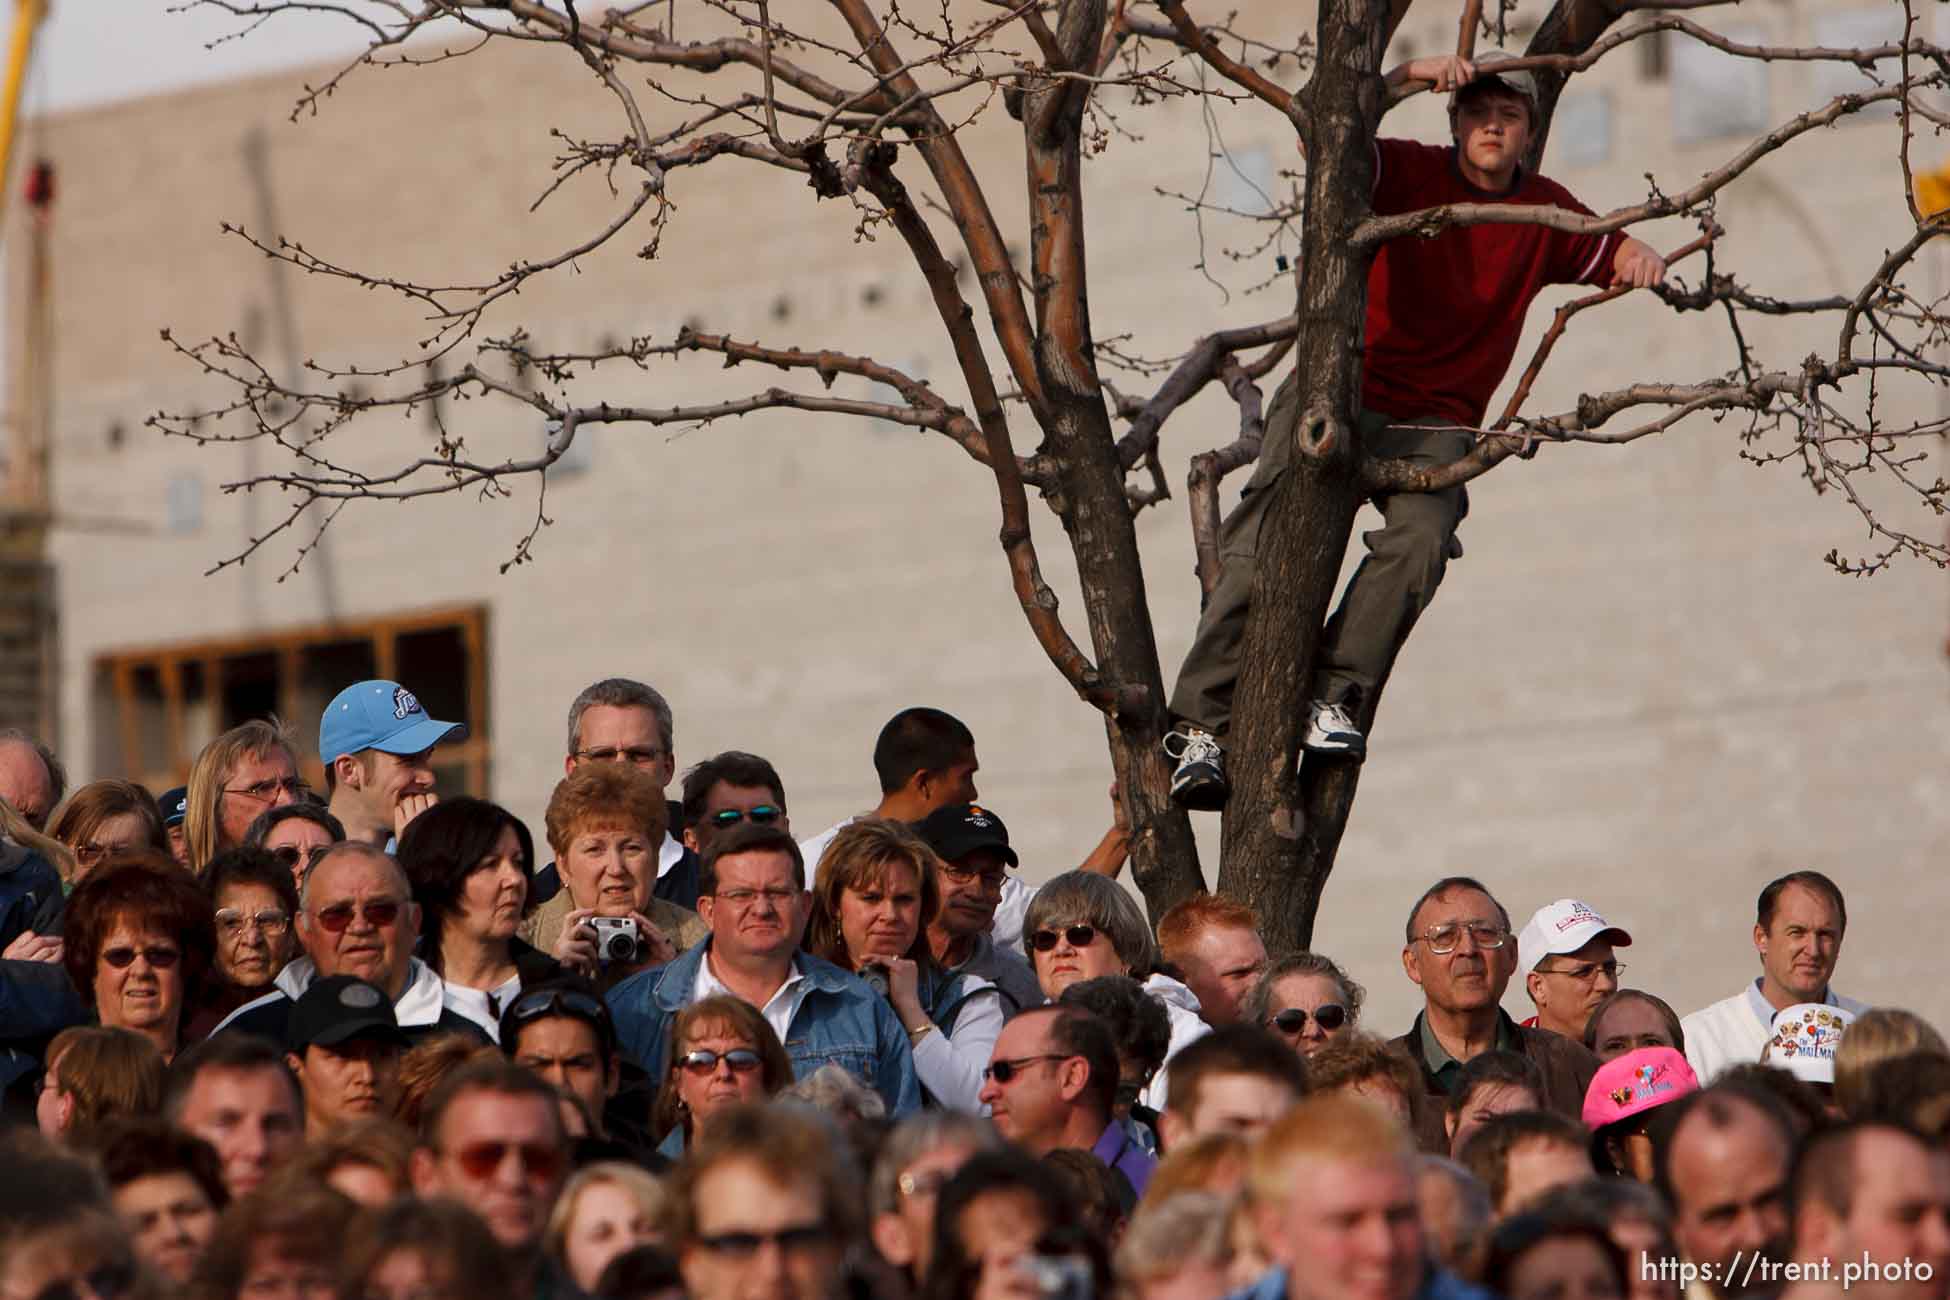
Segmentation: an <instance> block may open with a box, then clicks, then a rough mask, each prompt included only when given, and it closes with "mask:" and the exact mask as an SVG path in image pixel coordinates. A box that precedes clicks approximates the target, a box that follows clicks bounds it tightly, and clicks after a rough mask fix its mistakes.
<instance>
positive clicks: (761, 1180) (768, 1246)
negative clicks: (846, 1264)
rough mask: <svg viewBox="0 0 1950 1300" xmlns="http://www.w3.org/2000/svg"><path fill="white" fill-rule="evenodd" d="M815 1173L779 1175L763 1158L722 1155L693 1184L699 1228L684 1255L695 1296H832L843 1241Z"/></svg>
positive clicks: (820, 1299) (788, 1299)
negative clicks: (830, 1222) (831, 1221)
mask: <svg viewBox="0 0 1950 1300" xmlns="http://www.w3.org/2000/svg"><path fill="white" fill-rule="evenodd" d="M823 1196H824V1194H823V1192H822V1191H821V1189H820V1186H819V1184H818V1183H817V1182H816V1181H814V1180H813V1179H812V1178H811V1177H810V1176H809V1177H807V1178H805V1179H803V1180H797V1179H795V1180H789V1181H786V1182H780V1181H778V1180H777V1179H776V1178H775V1177H774V1175H773V1174H772V1172H771V1171H770V1170H768V1169H766V1168H764V1167H763V1166H761V1165H759V1164H758V1163H757V1162H756V1161H752V1160H745V1159H735V1158H734V1159H728V1160H724V1161H721V1162H719V1163H717V1164H715V1165H713V1166H711V1168H709V1169H707V1170H706V1171H705V1172H704V1174H703V1175H702V1176H701V1177H700V1178H698V1180H697V1181H696V1183H695V1184H694V1185H693V1187H692V1189H691V1200H692V1215H693V1219H694V1222H695V1224H696V1230H695V1232H694V1233H693V1235H692V1238H691V1240H689V1241H688V1242H686V1243H684V1246H683V1248H682V1253H681V1255H680V1263H681V1265H682V1268H683V1271H684V1282H685V1285H686V1287H687V1289H688V1291H689V1293H690V1296H691V1300H761V1298H764V1297H773V1296H776V1297H780V1300H828V1298H829V1297H833V1296H836V1295H838V1294H839V1283H840V1260H841V1253H840V1252H841V1242H840V1240H839V1239H838V1237H836V1236H835V1234H833V1233H832V1232H831V1231H830V1230H828V1219H829V1216H828V1214H827V1211H826V1207H825V1205H824V1203H823Z"/></svg>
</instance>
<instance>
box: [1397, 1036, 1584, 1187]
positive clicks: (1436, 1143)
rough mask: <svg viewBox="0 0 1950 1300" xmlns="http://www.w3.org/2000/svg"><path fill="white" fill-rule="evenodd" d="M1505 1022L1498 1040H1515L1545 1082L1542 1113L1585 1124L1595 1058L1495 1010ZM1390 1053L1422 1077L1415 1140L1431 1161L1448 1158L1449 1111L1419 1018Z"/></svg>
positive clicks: (1567, 1041) (1580, 1045)
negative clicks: (1425, 1052) (1397, 1052)
mask: <svg viewBox="0 0 1950 1300" xmlns="http://www.w3.org/2000/svg"><path fill="white" fill-rule="evenodd" d="M1496 1014H1497V1015H1499V1016H1501V1017H1502V1018H1503V1029H1504V1033H1502V1034H1500V1035H1498V1037H1499V1038H1507V1037H1509V1036H1511V1035H1515V1037H1516V1040H1517V1046H1516V1050H1518V1051H1519V1052H1521V1053H1523V1055H1524V1056H1526V1057H1528V1058H1529V1060H1530V1062H1531V1063H1532V1064H1533V1065H1535V1066H1536V1067H1537V1071H1538V1073H1539V1074H1541V1075H1543V1076H1544V1109H1545V1110H1554V1111H1556V1112H1557V1113H1558V1114H1560V1115H1564V1116H1566V1117H1568V1118H1570V1119H1573V1120H1577V1121H1579V1122H1580V1123H1582V1122H1583V1116H1584V1094H1585V1090H1586V1089H1588V1088H1589V1087H1590V1086H1591V1076H1592V1075H1594V1074H1596V1073H1597V1072H1598V1058H1597V1057H1595V1056H1593V1055H1592V1054H1591V1053H1590V1052H1589V1051H1588V1050H1586V1048H1585V1045H1584V1044H1583V1043H1580V1042H1576V1041H1574V1040H1572V1039H1569V1038H1566V1037H1564V1035H1562V1034H1553V1033H1552V1032H1551V1031H1550V1030H1548V1029H1536V1028H1533V1027H1531V1026H1529V1025H1520V1024H1518V1023H1517V1022H1516V1021H1514V1020H1512V1019H1510V1017H1509V1015H1508V1014H1507V1013H1505V1012H1503V1011H1501V1010H1499V1011H1498V1012H1497V1013H1496ZM1389 1045H1390V1046H1391V1047H1397V1048H1400V1049H1401V1050H1402V1051H1403V1052H1405V1053H1407V1054H1408V1059H1409V1060H1411V1061H1413V1062H1415V1067H1416V1068H1417V1069H1418V1070H1420V1071H1421V1072H1422V1093H1423V1095H1422V1100H1421V1106H1420V1109H1419V1113H1418V1114H1417V1116H1416V1129H1417V1132H1416V1135H1415V1136H1416V1139H1417V1141H1419V1142H1420V1143H1421V1146H1422V1149H1423V1150H1424V1151H1427V1152H1430V1153H1431V1154H1434V1155H1439V1156H1446V1155H1448V1154H1449V1135H1448V1133H1447V1132H1446V1131H1444V1128H1443V1124H1442V1117H1443V1114H1444V1112H1445V1111H1446V1110H1447V1109H1448V1106H1449V1094H1448V1093H1447V1092H1445V1091H1443V1088H1442V1085H1441V1084H1439V1083H1437V1082H1436V1078H1435V1074H1434V1072H1433V1071H1431V1070H1430V1069H1429V1066H1428V1062H1427V1061H1426V1060H1424V1059H1423V1056H1422V1017H1421V1016H1420V1015H1417V1016H1416V1017H1415V1023H1414V1024H1412V1025H1410V1026H1409V1028H1408V1032H1407V1033H1405V1034H1403V1035H1402V1036H1401V1037H1400V1038H1396V1039H1392V1040H1390V1043H1389Z"/></svg>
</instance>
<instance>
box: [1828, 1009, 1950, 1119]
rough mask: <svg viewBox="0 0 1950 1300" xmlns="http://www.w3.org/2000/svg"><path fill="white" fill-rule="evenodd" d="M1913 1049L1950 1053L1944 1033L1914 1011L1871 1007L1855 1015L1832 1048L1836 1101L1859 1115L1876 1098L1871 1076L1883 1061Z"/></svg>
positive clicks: (1848, 1113)
mask: <svg viewBox="0 0 1950 1300" xmlns="http://www.w3.org/2000/svg"><path fill="white" fill-rule="evenodd" d="M1912 1052H1929V1053H1931V1054H1933V1055H1936V1056H1950V1047H1946V1046H1945V1045H1944V1041H1943V1035H1942V1034H1939V1033H1938V1032H1937V1031H1936V1030H1935V1029H1934V1028H1933V1027H1932V1026H1931V1025H1930V1022H1929V1021H1927V1020H1925V1019H1923V1017H1921V1016H1919V1015H1917V1014H1916V1013H1915V1012H1914V1011H1904V1010H1902V1009H1901V1008H1899V1007H1874V1008H1872V1009H1870V1010H1868V1011H1864V1012H1863V1013H1862V1014H1861V1015H1859V1016H1857V1017H1856V1018H1855V1023H1854V1024H1852V1025H1850V1026H1849V1027H1848V1032H1847V1033H1846V1034H1843V1035H1842V1043H1841V1046H1840V1047H1837V1048H1836V1049H1835V1104H1836V1105H1837V1106H1839V1107H1840V1108H1841V1111H1842V1114H1844V1115H1846V1116H1848V1117H1849V1118H1850V1119H1861V1118H1862V1117H1863V1115H1864V1113H1865V1112H1866V1111H1867V1110H1869V1109H1870V1104H1871V1103H1872V1102H1873V1101H1874V1099H1875V1088H1874V1085H1873V1084H1872V1082H1871V1078H1870V1076H1872V1075H1873V1074H1874V1073H1875V1068H1876V1067H1877V1066H1878V1065H1881V1064H1882V1063H1883V1062H1884V1061H1887V1060H1891V1059H1893V1058H1895V1057H1898V1056H1907V1055H1909V1054H1910V1053H1912Z"/></svg>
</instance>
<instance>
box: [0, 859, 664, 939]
mask: <svg viewBox="0 0 1950 1300" xmlns="http://www.w3.org/2000/svg"><path fill="white" fill-rule="evenodd" d="M671 874H672V875H675V874H676V872H672V873H671ZM62 902H63V897H62V891H61V873H60V872H58V871H56V870H55V869H54V864H53V863H51V862H49V861H48V860H47V859H46V858H44V857H42V856H41V855H40V854H38V853H36V852H34V851H33V850H32V849H24V848H22V847H21V846H20V845H18V844H13V843H10V842H8V841H6V840H0V949H5V948H6V946H7V945H8V944H10V943H12V942H13V941H14V940H15V939H18V938H19V937H20V936H21V935H23V934H25V933H26V932H27V931H29V930H32V929H34V918H35V917H36V916H37V915H39V914H41V912H42V911H43V910H44V909H49V910H51V911H53V912H54V913H56V914H58V912H59V911H60V909H61V907H62ZM37 933H46V931H37Z"/></svg>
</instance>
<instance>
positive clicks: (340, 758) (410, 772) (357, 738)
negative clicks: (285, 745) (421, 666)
mask: <svg viewBox="0 0 1950 1300" xmlns="http://www.w3.org/2000/svg"><path fill="white" fill-rule="evenodd" d="M465 739H467V727H466V725H465V724H464V723H459V722H436V721H435V720H434V719H432V718H430V717H428V716H427V711H426V710H425V709H424V708H422V707H420V701H419V698H418V697H417V696H415V695H414V694H413V692H411V691H409V690H407V689H406V688H405V687H404V686H401V685H400V684H399V683H398V682H390V681H382V680H373V681H365V682H355V683H354V684H353V685H351V686H348V687H346V688H345V689H344V690H342V691H340V692H339V693H338V694H337V695H335V696H334V697H332V702H331V703H330V704H328V705H326V706H325V715H324V717H323V718H321V719H320V721H319V724H318V757H319V759H320V760H321V761H323V762H324V764H325V789H326V791H327V792H328V794H329V795H330V797H331V803H330V807H331V811H332V815H333V816H334V817H336V818H338V819H339V821H340V823H341V824H342V825H344V827H345V834H346V837H347V838H348V839H354V840H362V841H364V842H365V843H367V844H371V845H373V846H374V847H375V848H388V847H390V846H391V844H392V843H393V841H394V840H395V839H396V838H397V836H398V835H399V832H400V831H401V830H403V829H405V827H406V823H407V822H409V821H411V820H412V819H413V816H414V815H415V814H416V813H419V812H422V811H424V810H425V809H426V808H427V807H429V806H430V805H431V804H432V803H433V801H434V800H435V799H436V798H437V797H438V796H436V795H435V794H434V779H433V751H434V749H435V748H436V747H437V746H440V745H444V744H447V743H449V742H452V741H458V740H465ZM260 811H261V810H260Z"/></svg>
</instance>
